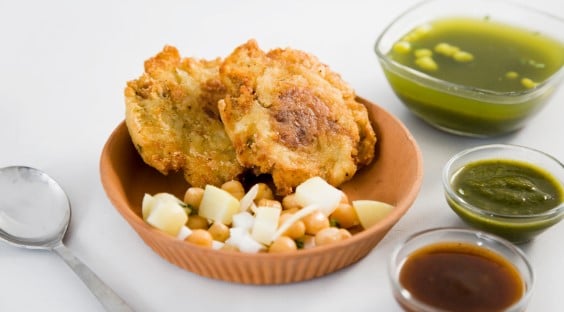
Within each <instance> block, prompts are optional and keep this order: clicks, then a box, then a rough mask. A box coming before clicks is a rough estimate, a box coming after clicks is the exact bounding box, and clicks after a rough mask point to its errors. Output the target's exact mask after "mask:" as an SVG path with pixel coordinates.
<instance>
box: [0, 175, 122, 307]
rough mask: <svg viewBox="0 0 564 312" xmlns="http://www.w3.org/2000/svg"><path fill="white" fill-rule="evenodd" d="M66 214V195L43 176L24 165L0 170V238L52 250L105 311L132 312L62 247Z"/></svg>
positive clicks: (30, 246)
mask: <svg viewBox="0 0 564 312" xmlns="http://www.w3.org/2000/svg"><path fill="white" fill-rule="evenodd" d="M70 215H71V209H70V203H69V200H68V198H67V195H66V194H65V192H64V191H63V189H62V188H61V187H60V186H59V184H57V182H55V180H53V179H52V178H51V177H49V176H48V175H47V174H45V173H43V172H42V171H40V170H37V169H34V168H30V167H24V166H12V167H6V168H1V169H0V239H1V240H4V241H6V242H8V243H11V244H13V245H16V246H18V247H24V248H30V249H46V250H53V251H55V252H56V253H57V254H58V255H59V256H60V257H61V258H63V260H64V261H65V262H66V263H67V264H68V265H69V266H70V267H71V268H72V269H73V271H74V272H75V273H76V274H77V275H78V276H79V277H80V278H81V279H82V281H83V282H84V283H85V284H86V286H88V288H90V290H91V291H92V293H93V294H94V295H95V296H96V297H97V298H98V300H99V301H100V303H102V305H103V306H104V308H106V310H107V311H132V309H131V308H130V307H129V306H128V305H127V304H126V303H125V301H123V299H121V298H120V297H119V296H118V295H117V294H116V293H115V292H114V291H113V290H112V289H111V288H110V287H108V286H107V285H106V284H105V283H104V282H103V281H102V280H101V279H100V278H99V277H98V276H97V275H96V274H95V273H94V272H92V270H90V269H89V268H88V267H87V266H86V265H85V264H84V263H82V262H81V261H80V260H79V259H78V258H76V257H75V256H74V255H73V254H72V253H71V252H70V250H68V249H67V248H66V247H65V245H63V237H64V235H65V232H66V231H67V228H68V225H69V222H70Z"/></svg>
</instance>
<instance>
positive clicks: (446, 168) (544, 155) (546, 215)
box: [442, 143, 564, 221]
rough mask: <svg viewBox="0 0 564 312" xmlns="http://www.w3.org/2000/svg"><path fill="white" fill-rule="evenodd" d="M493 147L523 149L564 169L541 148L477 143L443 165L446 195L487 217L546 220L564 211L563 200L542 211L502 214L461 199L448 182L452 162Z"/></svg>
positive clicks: (510, 219)
mask: <svg viewBox="0 0 564 312" xmlns="http://www.w3.org/2000/svg"><path fill="white" fill-rule="evenodd" d="M493 149H504V150H521V151H524V152H525V153H530V154H536V155H537V156H540V157H542V158H544V159H546V160H547V161H548V162H552V163H554V164H556V165H558V166H560V167H561V168H563V169H564V164H562V163H561V162H560V161H559V160H558V159H556V158H555V157H553V156H552V155H549V154H547V153H545V152H543V151H541V150H538V149H535V148H531V147H527V146H523V145H517V144H499V143H498V144H486V145H479V146H475V147H471V148H468V149H465V150H462V151H460V152H458V153H456V154H455V155H454V156H452V157H451V158H450V159H449V160H448V161H447V163H446V164H445V165H444V167H443V171H442V183H443V188H444V191H445V193H446V194H447V196H448V197H449V198H450V199H452V200H454V201H455V202H457V203H458V204H460V205H461V206H462V207H463V208H464V209H465V210H467V211H470V212H472V213H475V214H478V215H481V216H484V217H486V218H488V219H503V220H504V221H529V220H530V221H535V220H546V219H552V218H554V217H558V216H560V215H561V214H562V213H564V202H561V203H560V204H559V205H557V206H556V207H554V208H551V209H549V210H547V211H544V212H541V213H535V214H519V215H510V214H504V213H499V212H494V211H490V210H484V209H482V208H480V207H477V206H475V205H473V204H470V203H468V202H467V201H465V200H464V199H462V198H461V197H460V196H458V194H457V193H456V192H455V191H454V190H453V189H452V185H451V183H450V180H451V177H452V174H450V171H451V170H450V169H451V168H452V166H453V164H454V163H455V162H456V161H458V160H460V159H462V158H463V157H466V156H468V155H471V154H473V153H475V152H479V151H484V150H493ZM494 158H495V157H493V156H492V157H483V158H480V159H479V160H483V159H494ZM501 158H503V157H500V159H501ZM474 161H478V160H473V161H472V162H474ZM519 161H520V162H525V163H529V164H531V165H534V166H538V165H536V164H533V163H531V162H529V161H524V160H519ZM467 163H468V162H465V164H467ZM545 171H546V172H547V173H549V174H551V175H553V176H554V174H553V173H552V172H549V171H548V170H545ZM453 173H454V172H453ZM554 177H555V176H554ZM555 178H556V177H555ZM557 180H558V181H560V180H559V179H557Z"/></svg>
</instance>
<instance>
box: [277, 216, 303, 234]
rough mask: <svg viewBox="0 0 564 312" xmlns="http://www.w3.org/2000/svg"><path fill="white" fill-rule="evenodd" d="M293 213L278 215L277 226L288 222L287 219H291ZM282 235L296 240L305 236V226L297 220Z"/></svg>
mask: <svg viewBox="0 0 564 312" xmlns="http://www.w3.org/2000/svg"><path fill="white" fill-rule="evenodd" d="M292 215H293V213H288V212H284V213H283V214H281V215H280V219H279V224H283V223H284V222H286V220H288V218H290V217H292ZM283 234H284V235H286V236H288V237H290V238H293V239H297V238H300V237H302V236H304V235H305V224H304V222H303V221H302V220H298V221H296V222H294V224H292V226H290V227H289V228H288V229H287V230H286V232H284V233H283Z"/></svg>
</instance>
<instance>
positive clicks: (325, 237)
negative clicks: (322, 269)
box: [315, 227, 343, 246]
mask: <svg viewBox="0 0 564 312" xmlns="http://www.w3.org/2000/svg"><path fill="white" fill-rule="evenodd" d="M342 239H343V237H342V233H341V232H340V229H338V228H335V227H330V228H325V229H323V230H321V231H319V232H317V234H315V245H316V246H322V245H327V244H332V243H335V242H338V241H340V240H342Z"/></svg>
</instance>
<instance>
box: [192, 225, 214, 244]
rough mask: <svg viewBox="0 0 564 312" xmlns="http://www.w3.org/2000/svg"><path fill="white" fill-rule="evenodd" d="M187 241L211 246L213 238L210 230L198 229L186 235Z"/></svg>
mask: <svg viewBox="0 0 564 312" xmlns="http://www.w3.org/2000/svg"><path fill="white" fill-rule="evenodd" d="M186 241H187V242H189V243H192V244H195V245H199V246H203V247H210V248H211V246H212V241H213V238H212V236H211V234H210V233H209V232H208V231H206V230H202V229H196V230H194V231H192V234H190V236H188V237H186Z"/></svg>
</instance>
